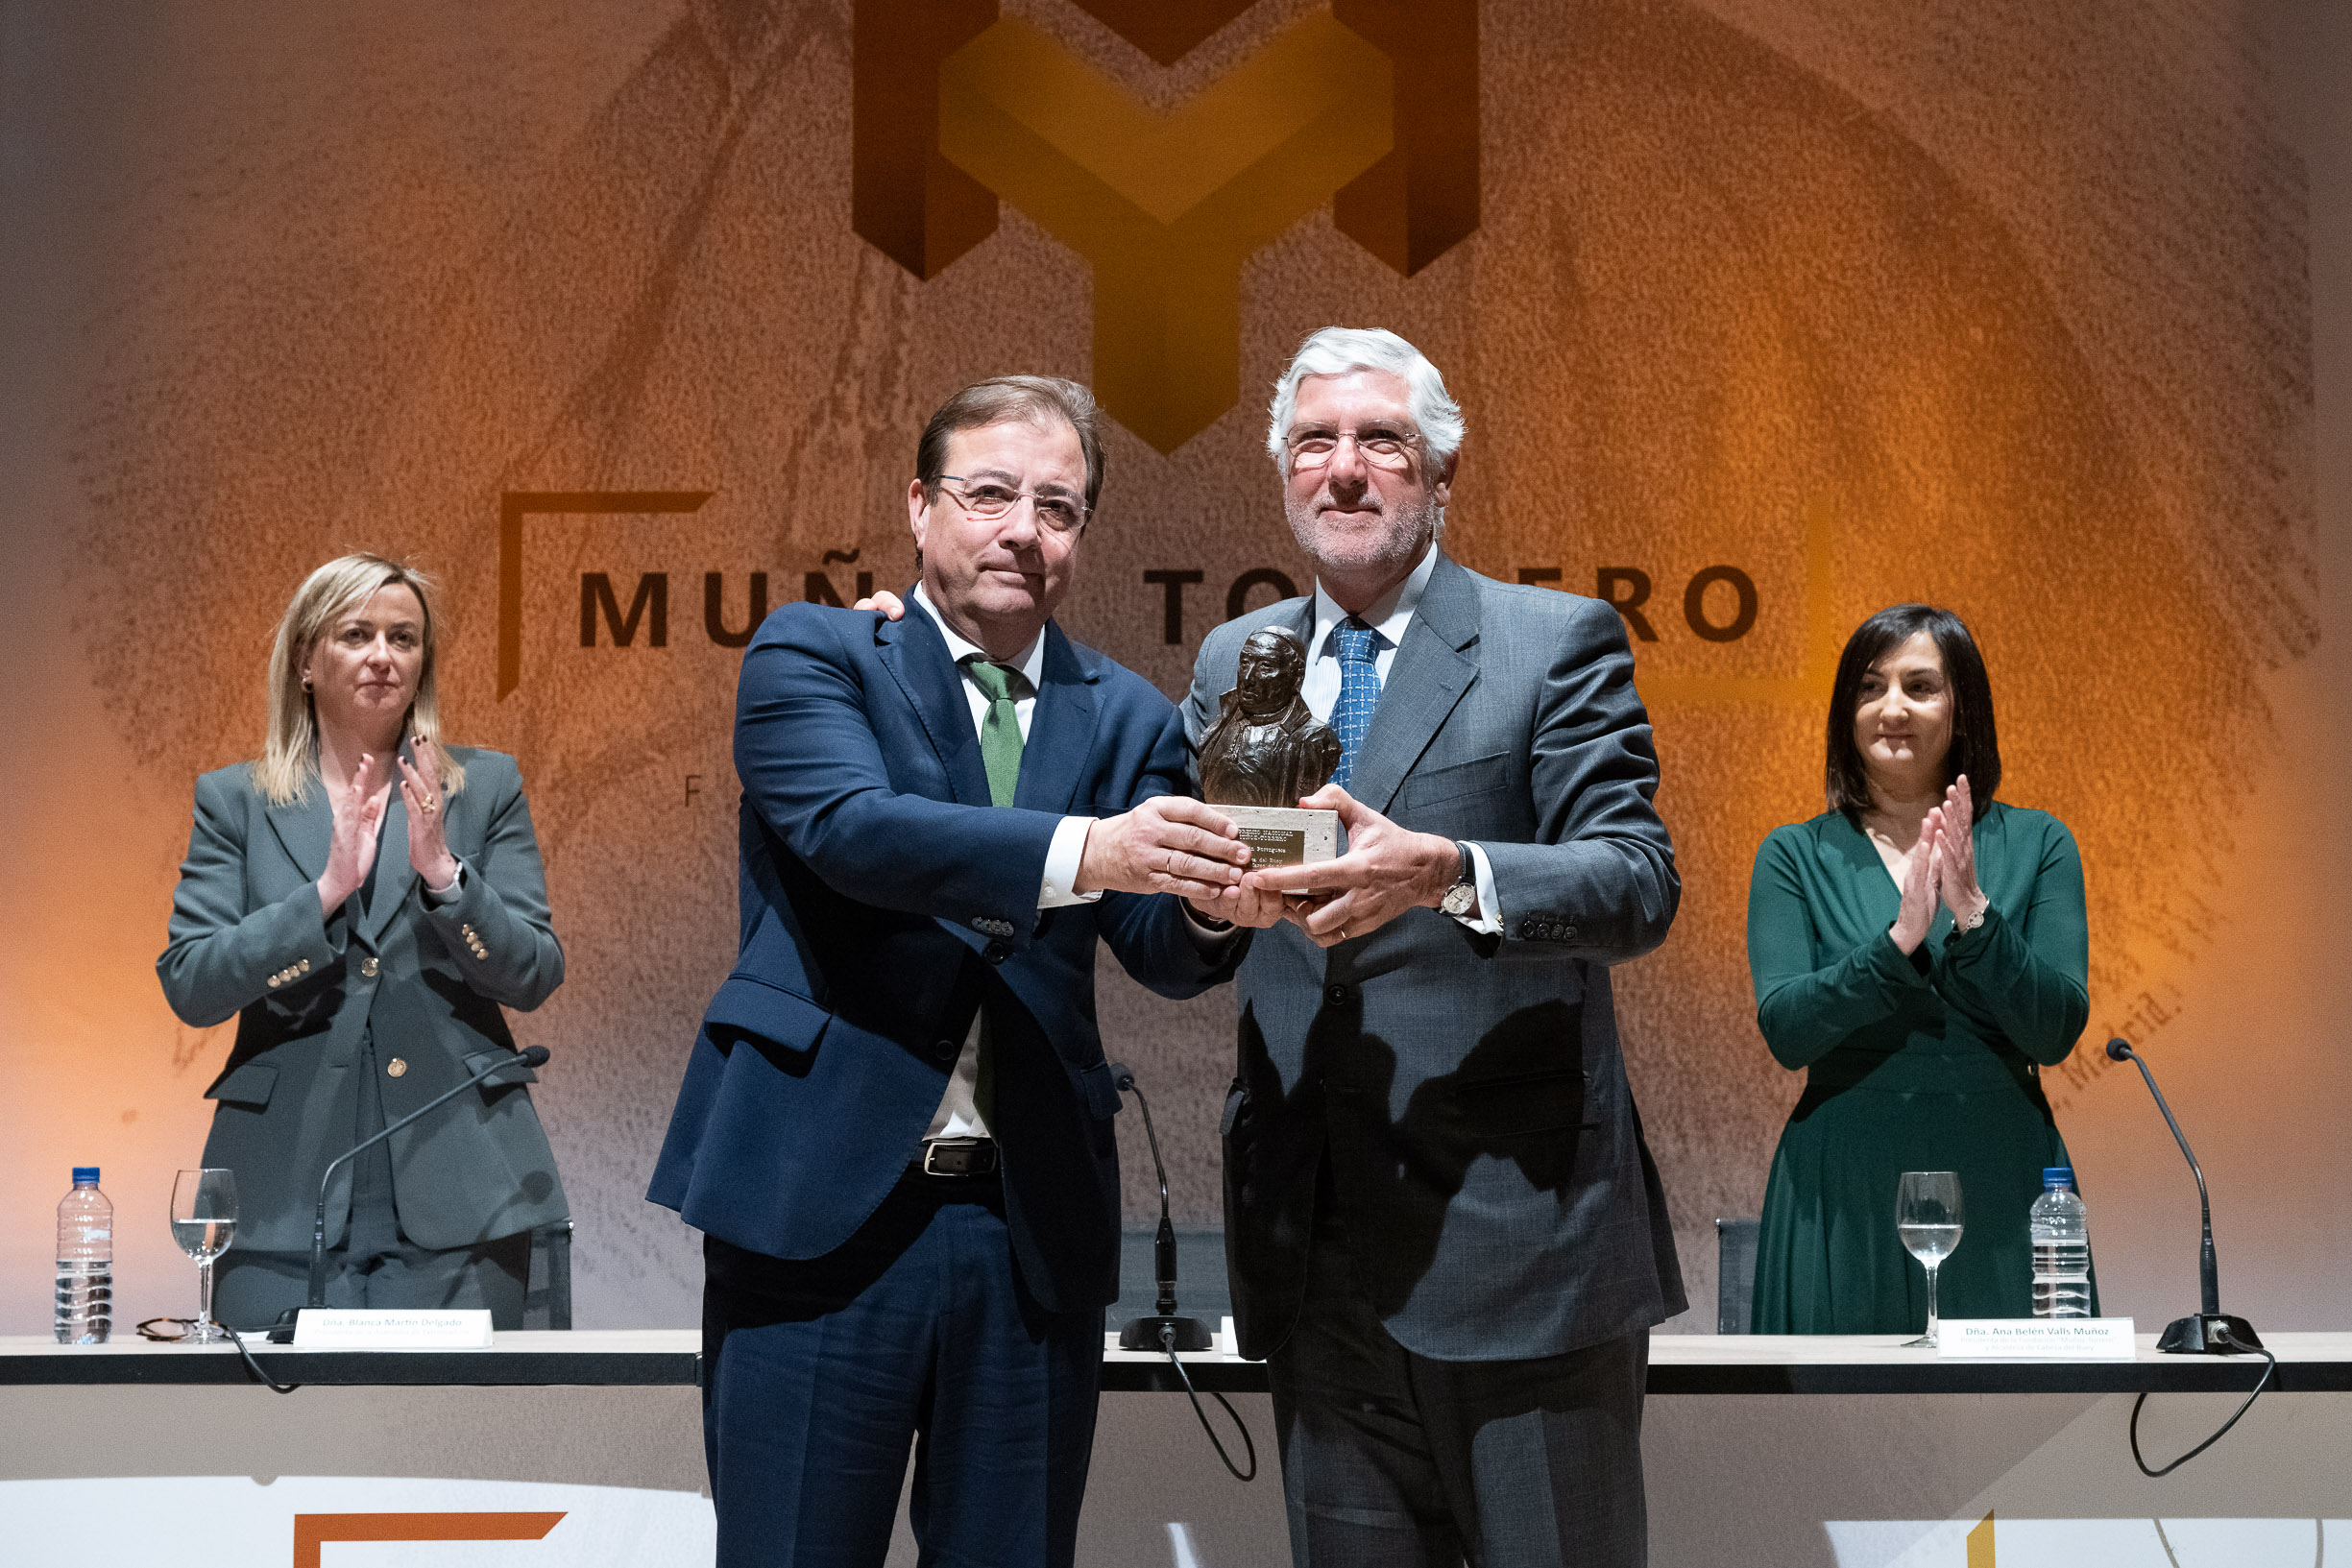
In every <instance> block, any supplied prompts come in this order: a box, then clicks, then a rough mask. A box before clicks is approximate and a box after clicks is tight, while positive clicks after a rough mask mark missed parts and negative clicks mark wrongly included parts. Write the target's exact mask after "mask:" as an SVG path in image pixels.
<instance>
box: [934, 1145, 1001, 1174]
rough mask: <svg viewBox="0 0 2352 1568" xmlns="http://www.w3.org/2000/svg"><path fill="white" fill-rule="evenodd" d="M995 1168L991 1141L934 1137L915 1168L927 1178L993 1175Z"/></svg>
mask: <svg viewBox="0 0 2352 1568" xmlns="http://www.w3.org/2000/svg"><path fill="white" fill-rule="evenodd" d="M996 1165H997V1160H996V1140H995V1139H993V1138H934V1139H933V1140H932V1141H931V1142H930V1143H928V1144H925V1145H924V1146H923V1160H922V1164H921V1165H920V1166H918V1167H917V1169H918V1170H921V1171H922V1172H923V1174H925V1175H926V1176H992V1175H994V1174H995V1173H996Z"/></svg>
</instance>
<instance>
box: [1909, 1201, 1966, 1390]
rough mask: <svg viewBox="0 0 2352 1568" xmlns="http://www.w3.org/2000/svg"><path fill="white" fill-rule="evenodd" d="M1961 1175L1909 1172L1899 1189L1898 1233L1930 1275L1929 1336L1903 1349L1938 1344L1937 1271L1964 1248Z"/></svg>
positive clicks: (1926, 1334) (1926, 1335)
mask: <svg viewBox="0 0 2352 1568" xmlns="http://www.w3.org/2000/svg"><path fill="white" fill-rule="evenodd" d="M1961 1218H1962V1216H1961V1212H1960V1175H1959V1172H1958V1171H1956V1170H1905V1171H1904V1172H1903V1180H1902V1181H1901V1182H1900V1183H1899V1184H1898V1185H1897V1186H1896V1188H1895V1230H1896V1233H1897V1234H1898V1235H1900V1236H1901V1237H1902V1238H1903V1250H1904V1251H1906V1252H1908V1253H1910V1255H1911V1256H1912V1257H1914V1258H1917V1259H1918V1260H1919V1262H1920V1266H1921V1267H1923V1268H1925V1269H1927V1271H1928V1332H1927V1333H1925V1334H1923V1335H1921V1336H1920V1337H1919V1338H1918V1339H1905V1340H1904V1341H1903V1348H1905V1349H1910V1348H1912V1347H1913V1346H1932V1345H1933V1344H1934V1343H1935V1270H1936V1267H1937V1266H1939V1265H1940V1264H1942V1263H1943V1261H1944V1260H1945V1259H1946V1258H1949V1257H1951V1256H1952V1254H1953V1253H1954V1252H1956V1251H1958V1250H1959V1247H1960V1221H1961Z"/></svg>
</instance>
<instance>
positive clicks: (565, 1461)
mask: <svg viewBox="0 0 2352 1568" xmlns="http://www.w3.org/2000/svg"><path fill="white" fill-rule="evenodd" d="M2267 1342H2268V1344H2269V1345H2270V1348H2271V1349H2272V1351H2273V1352H2274V1353H2275V1354H2276V1355H2277V1357H2278V1367H2277V1370H2276V1372H2275V1374H2274V1375H2273V1378H2272V1381H2271V1384H2270V1387H2269V1389H2268V1390H2267V1391H2266V1392H2265V1393H2264V1395H2263V1396H2262V1398H2261V1399H2260V1400H2259V1401H2258V1402H2257V1403H2256V1405H2255V1406H2254V1408H2253V1410H2252V1411H2249V1412H2248V1413H2247V1415H2246V1416H2245V1417H2244V1418H2243V1420H2242V1421H2241V1422H2240V1424H2239V1425H2238V1427H2237V1428H2236V1429H2235V1430H2233V1431H2232V1432H2231V1433H2230V1434H2229V1435H2227V1436H2225V1437H2223V1438H2222V1439H2221V1440H2220V1441H2219V1443H2218V1444H2216V1445H2215V1447H2214V1448H2213V1449H2212V1450H2210V1451H2209V1452H2207V1453H2205V1454H2204V1455H2202V1456H2200V1457H2198V1458H2197V1459H2194V1460H2192V1461H2190V1462H2189V1463H2188V1464H2187V1465H2184V1466H2183V1467H2182V1468H2181V1469H2180V1470H2179V1471H2177V1472H2175V1473H2174V1474H2173V1475H2171V1476H2170V1477H2168V1478H2166V1479H2163V1480H2148V1479H2146V1478H2145V1477H2143V1476H2142V1475H2141V1474H2139V1472H2138V1471H2137V1469H2136V1468H2135V1467H2134V1465H2133V1462H2132V1459H2131V1458H2130V1453H2129V1449H2128V1447H2127V1443H2126V1434H2125V1422H2126V1420H2127V1418H2128V1416H2129V1413H2130V1410H2131V1406H2132V1404H2133V1401H2134V1399H2135V1398H2137V1397H2138V1396H2140V1395H2142V1394H2147V1395H2152V1396H2154V1397H2152V1398H2150V1400H2149V1401H2148V1405H2147V1409H2146V1412H2145V1414H2144V1416H2143V1419H2142V1425H2141V1440H2142V1444H2143V1447H2144V1450H2145V1452H2146V1454H2147V1456H2148V1457H2149V1459H2150V1462H2151V1463H2162V1462H2163V1461H2164V1460H2166V1459H2170V1458H2172V1457H2173V1456H2174V1455H2177V1454H2178V1453H2180V1452H2181V1451H2183V1450H2184V1449H2186V1448H2188V1447H2190V1446H2191V1445H2192V1444H2194V1442H2195V1441H2197V1440H2198V1439H2199V1438H2201V1437H2202V1436H2203V1435H2205V1434H2206V1433H2207V1432H2210V1431H2211V1430H2212V1429H2213V1428H2214V1427H2216V1426H2218V1425H2219V1423H2220V1422H2221V1420H2223V1419H2224V1418H2225V1417H2226V1416H2227V1415H2228V1414H2229V1412H2230V1411H2232V1410H2234V1409H2236V1408H2237V1405H2238V1403H2239V1401H2240V1400H2241V1399H2242V1398H2243V1394H2244V1392H2245V1391H2246V1390H2247V1389H2249V1388H2250V1387H2252V1386H2253V1383H2254V1381H2255V1378H2256V1377H2257V1376H2258V1375H2259V1373H2260V1370H2261V1363H2260V1361H2259V1360H2258V1359H2256V1358H2251V1357H2241V1358H2228V1359H2222V1358H2207V1357H2184V1356H2160V1355H2158V1354H2157V1353H2156V1352H2155V1349H2154V1339H2153V1336H2142V1337H2141V1339H2140V1341H2139V1343H2140V1348H2139V1351H2138V1354H2137V1355H2136V1357H2135V1358H2134V1359H2132V1360H2130V1361H2121V1360H2117V1361H2072V1360H2058V1361H2051V1360H2030V1361H1955V1360H1945V1359H1939V1358H1938V1357H1937V1356H1936V1355H1935V1353H1934V1352H1932V1351H1927V1350H1917V1349H1910V1348H1905V1347H1903V1346H1902V1345H1901V1343H1900V1340H1899V1339H1897V1338H1896V1337H1892V1336H1862V1337H1808V1338H1780V1337H1770V1336H1711V1335H1656V1336H1653V1337H1652V1339H1651V1354H1650V1372H1649V1389H1650V1394H1651V1396H1652V1397H1651V1399H1650V1401H1649V1405H1648V1409H1647V1411H1646V1414H1645V1417H1644V1430H1643V1449H1644V1459H1645V1467H1646V1470H1647V1476H1648V1485H1649V1497H1650V1513H1651V1541H1652V1553H1651V1560H1652V1562H1653V1563H1655V1564H1658V1565H1660V1568H1682V1565H1685V1564H1687V1565H1692V1568H1699V1565H1713V1564H1727V1565H1728V1564H1738V1565H1741V1568H1747V1565H1752V1564H1790V1565H1805V1564H1815V1563H1819V1564H1832V1565H1835V1568H1929V1565H1931V1564H1943V1563H1951V1564H1952V1565H1953V1568H1992V1565H1993V1564H1995V1563H1999V1564H2001V1565H2003V1568H2030V1565H2034V1564H2039V1563H2043V1562H2049V1563H2053V1564H2055V1563H2061V1562H2063V1563H2066V1564H2069V1565H2074V1564H2081V1563H2089V1562H2097V1563H2100V1564H2102V1565H2104V1564H2117V1565H2126V1568H2127V1565H2131V1564H2136V1563H2141V1562H2145V1563H2147V1564H2149V1565H2150V1568H2158V1565H2167V1568H2171V1565H2177V1568H2190V1565H2192V1564H2196V1563H2203V1562H2211V1563H2216V1564H2221V1563H2227V1564H2230V1565H2232V1568H2263V1565H2267V1564H2271V1563H2279V1564H2286V1563H2293V1564H2297V1565H2298V1568H2299V1565H2301V1564H2304V1563H2312V1562H2324V1561H2326V1560H2327V1552H2326V1548H2327V1547H2328V1546H2330V1545H2333V1546H2335V1547H2336V1549H2337V1554H2336V1558H2335V1560H2337V1561H2339V1562H2342V1561H2352V1523H2347V1520H2352V1400H2347V1399H2346V1398H2344V1397H2343V1396H2344V1395H2346V1394H2347V1393H2352V1334H2278V1335H2273V1336H2270V1337H2269V1338H2268V1340H2267ZM699 1351H700V1339H699V1336H698V1335H697V1334H695V1333H694V1332H692V1331H691V1330H689V1331H672V1330H643V1331H592V1330H576V1331H569V1332H560V1333H544V1332H543V1333H513V1334H499V1335H497V1336H496V1337H495V1338H494V1341H493V1343H492V1345H491V1346H490V1348H488V1349H484V1350H445V1351H372V1352H370V1351H307V1350H295V1349H292V1348H288V1347H279V1346H255V1354H256V1359H257V1361H258V1363H259V1364H260V1365H261V1367H262V1368H263V1369H264V1370H266V1371H267V1372H268V1373H269V1375H270V1376H271V1377H272V1378H275V1379H277V1380H278V1381H279V1382H280V1383H283V1384H288V1385H293V1386H296V1391H295V1392H292V1393H289V1394H283V1395H280V1394H278V1393H275V1392H272V1391H271V1390H269V1389H268V1388H266V1387H262V1386H260V1385H259V1384H258V1383H256V1382H255V1380H254V1377H253V1373H252V1371H251V1370H250V1369H249V1368H248V1367H247V1365H246V1364H245V1363H244V1361H243V1360H242V1359H241V1358H240V1357H239V1356H238V1355H237V1353H236V1351H235V1350H234V1348H233V1347H230V1346H227V1345H222V1346H181V1345H165V1344H154V1343H147V1342H142V1341H138V1340H127V1341H117V1342H115V1343H111V1344H107V1345H103V1346H64V1345H58V1344H54V1343H51V1342H49V1341H47V1340H44V1339H0V1507H4V1508H5V1511H4V1512H0V1519H6V1520H8V1521H9V1523H8V1524H7V1525H5V1526H0V1562H12V1561H16V1560H23V1561H26V1562H46V1561H49V1560H53V1557H54V1559H55V1560H63V1559H64V1557H65V1556H67V1555H69V1553H70V1554H71V1555H75V1556H82V1557H83V1558H85V1560H100V1561H132V1560H171V1561H175V1562H183V1563H190V1564H206V1565H209V1564H212V1563H216V1562H217V1563H220V1564H223V1565H227V1564H231V1563H234V1564H239V1565H243V1564H248V1563H261V1562H269V1563H275V1562H288V1561H291V1562H293V1563H294V1564H296V1568H336V1565H342V1568H359V1565H362V1564H386V1565H388V1564H391V1563H394V1562H400V1563H408V1562H417V1563H429V1564H431V1565H434V1568H466V1565H474V1564H478V1565H484V1568H487V1565H490V1564H494V1563H495V1564H547V1565H549V1568H552V1565H554V1564H559V1563H560V1564H566V1565H572V1564H581V1565H586V1564H598V1565H601V1564H605V1563H612V1564H620V1563H628V1564H632V1565H661V1564H667V1563H672V1562H674V1563H679V1564H687V1563H707V1562H708V1561H709V1560H710V1555H711V1545H710V1542H711V1524H710V1511H709V1503H708V1501H707V1499H706V1498H705V1497H704V1496H703V1485H704V1475H703V1463H702V1451H701V1428H700V1409H699V1390H698V1382H697V1380H698V1376H699V1371H700V1355H699ZM1181 1360H1182V1363H1183V1368H1184V1372H1185V1374H1186V1376H1187V1377H1188V1378H1189V1381H1190V1383H1191V1385H1192V1386H1193V1387H1195V1388H1196V1389H1198V1390H1199V1392H1200V1396H1201V1397H1200V1404H1201V1405H1202V1407H1203V1408H1204V1409H1205V1411H1206V1412H1207V1415H1208V1418H1209V1419H1210V1420H1211V1421H1212V1422H1214V1423H1216V1425H1217V1428H1218V1430H1219V1432H1220V1434H1221V1435H1222V1436H1223V1437H1224V1440H1225V1442H1226V1444H1227V1446H1228V1447H1229V1448H1231V1449H1233V1450H1234V1457H1235V1459H1236V1460H1237V1462H1238V1461H1239V1460H1240V1459H1241V1458H1242V1453H1241V1448H1242V1445H1241V1444H1240V1442H1239V1441H1238V1435H1237V1434H1235V1433H1234V1432H1233V1430H1232V1428H1231V1425H1230V1420H1229V1417H1228V1415H1227V1413H1226V1411H1224V1410H1221V1409H1219V1408H1218V1405H1217V1403H1216V1402H1215V1401H1214V1400H1213V1399H1211V1398H1210V1397H1209V1395H1210V1394H1211V1393H1212V1391H1213V1392H1215V1393H1221V1394H1224V1395H1225V1396H1226V1397H1227V1398H1228V1399H1230V1400H1231V1402H1232V1405H1233V1407H1234V1409H1235V1410H1236V1411H1238V1412H1239V1414H1240V1416H1241V1417H1242V1419H1243V1420H1244V1421H1245V1423H1246V1424H1247V1426H1248V1428H1249V1432H1250V1434H1251V1436H1252V1438H1253V1441H1254V1444H1255V1448H1256V1453H1257V1457H1258V1459H1259V1461H1260V1463H1261V1465H1262V1468H1263V1471H1264V1473H1263V1474H1261V1475H1260V1476H1259V1478H1258V1479H1257V1480H1256V1481H1255V1482H1254V1483H1251V1484H1241V1483H1239V1482H1237V1481H1235V1480H1234V1479H1232V1477H1230V1476H1229V1475H1227V1474H1226V1472H1225V1471H1224V1468H1223V1467H1222V1465H1221V1464H1220V1463H1219V1461H1218V1459H1217V1457H1216V1455H1215V1453H1214V1452H1213V1451H1212V1450H1211V1448H1210V1446H1209V1444H1208V1442H1207V1439H1206V1438H1205V1437H1204V1436H1203V1435H1202V1434H1201V1432H1200V1426H1199V1424H1198V1422H1197V1420H1196V1418H1195V1416H1194V1413H1193V1411H1192V1408H1191V1406H1192V1401H1190V1400H1188V1399H1187V1398H1186V1396H1185V1393H1184V1380H1182V1379H1179V1378H1178V1376H1177V1375H1176V1370H1175V1369H1174V1368H1173V1367H1172V1366H1171V1365H1170V1363H1169V1359H1168V1357H1167V1356H1166V1355H1165V1354H1147V1353H1142V1352H1128V1351H1120V1350H1117V1349H1111V1350H1108V1351H1106V1353H1105V1358H1104V1366H1103V1388H1104V1398H1103V1413H1102V1419H1101V1425H1100V1428H1099V1431H1098V1435H1097V1441H1096V1449H1095V1462H1094V1469H1093V1473H1092V1477H1091V1480H1090V1484H1089V1489H1088V1494H1087V1508H1086V1515H1085V1520H1084V1523H1083V1525H1082V1527H1081V1529H1082V1533H1081V1550H1080V1560H1081V1561H1083V1562H1086V1563H1089V1564H1111V1565H1122V1568H1123V1565H1126V1564H1152V1565H1155V1568H1159V1565H1167V1568H1242V1565H1255V1564H1261V1563H1263V1564H1271V1563H1274V1562H1278V1561H1281V1560H1283V1559H1284V1558H1285V1556H1286V1555H1287V1554H1286V1553H1285V1551H1284V1549H1283V1540H1284V1535H1283V1525H1282V1511H1281V1495H1280V1482H1279V1476H1278V1473H1277V1471H1276V1468H1275V1466H1274V1463H1273V1455H1272V1453H1271V1452H1270V1450H1271V1447H1272V1439H1273V1420H1272V1415H1271V1411H1270V1407H1269V1403H1268V1401H1267V1399H1266V1397H1265V1392H1264V1390H1265V1387H1266V1375H1265V1367H1264V1366H1263V1364H1261V1363H1251V1362H1245V1361H1242V1360H1241V1359H1239V1358H1238V1357H1237V1356H1234V1355H1232V1354H1230V1353H1229V1352H1228V1351H1226V1350H1223V1349H1220V1350H1213V1351H1205V1352H1200V1353H1197V1354H1187V1355H1185V1356H1184V1357H1182V1358H1181ZM1988 1521H1989V1522H1988ZM93 1532H95V1534H96V1537H97V1539H96V1540H95V1541H93ZM532 1532H537V1533H535V1534H534V1533H532ZM424 1540H430V1541H433V1542H436V1543H437V1544H435V1545H433V1546H432V1547H430V1548H420V1547H415V1546H400V1545H397V1544H394V1543H400V1542H415V1541H424ZM18 1554H22V1556H21V1557H20V1556H18ZM901 1560H904V1561H906V1562H909V1563H910V1562H912V1560H913V1553H912V1544H911V1541H910V1540H909V1539H908V1538H907V1537H906V1535H905V1527H904V1525H903V1523H902V1525H901V1538H900V1540H899V1542H898V1543H897V1546H896V1548H895V1549H894V1551H893V1555H892V1561H893V1562H894V1563H896V1562H898V1561H901Z"/></svg>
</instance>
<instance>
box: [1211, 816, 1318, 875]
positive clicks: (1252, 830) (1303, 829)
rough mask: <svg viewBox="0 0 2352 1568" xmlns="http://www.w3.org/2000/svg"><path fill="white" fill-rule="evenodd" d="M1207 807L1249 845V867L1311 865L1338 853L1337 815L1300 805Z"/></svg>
mask: <svg viewBox="0 0 2352 1568" xmlns="http://www.w3.org/2000/svg"><path fill="white" fill-rule="evenodd" d="M1209 809H1210V810H1212V811H1215V812H1216V813H1217V814H1218V815H1220V816H1222V817H1224V819H1225V820H1226V821H1228V822H1230V823H1232V824H1233V826H1234V828H1235V829H1236V830H1237V831H1238V832H1240V833H1241V835H1242V842H1243V843H1245V844H1247V845H1249V863H1250V865H1251V866H1253V867H1266V866H1296V865H1314V864H1316V863H1317V862H1319V861H1323V860H1330V859H1336V858H1337V857H1338V856H1339V853H1340V814H1339V813H1338V812H1337V811H1324V810H1318V809H1314V808H1308V807H1303V806H1220V805H1218V804H1217V803H1216V802H1214V801H1211V802H1210V803H1209Z"/></svg>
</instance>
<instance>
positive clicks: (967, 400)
mask: <svg viewBox="0 0 2352 1568" xmlns="http://www.w3.org/2000/svg"><path fill="white" fill-rule="evenodd" d="M1055 419H1062V420H1067V421H1069V422H1070V428H1072V429H1073V430H1076V431H1077V432H1078V445H1079V450H1080V451H1082V452H1084V453H1085V454H1086V515H1087V516H1088V517H1092V516H1093V515H1094V508H1095V502H1096V501H1097V500H1098V499H1100V498H1101V496H1102V494H1103V415H1102V411H1101V410H1100V409H1099V408H1097V407H1096V405H1095V400H1094V394H1093V393H1091V392H1088V391H1087V390H1086V389H1085V388H1084V387H1081V386H1079V384H1078V383H1077V382H1076V381H1065V380H1063V379H1062V378H1061V377H1060V376H1058V375H992V376H990V377H989V378H988V379H987V380H985V381H975V382H973V383H972V384H971V385H970V386H968V387H965V388H964V389H963V390H962V391H960V392H958V393H957V394H955V395H954V396H953V397H951V398H948V400H947V401H945V402H943V403H941V404H940V405H939V411H938V412H937V413H935V414H934V415H932V417H931V422H930V423H929V424H926V425H925V426H923V439H922V440H921V441H919V442H917V443H916V444H915V448H914V476H915V478H917V479H918V480H920V481H921V482H922V485H923V495H924V497H925V498H926V499H927V500H933V501H935V500H937V499H938V498H939V476H940V475H941V474H943V473H945V472H946V471H947V442H948V438H949V437H950V436H952V435H954V434H955V433H956V432H957V431H958V430H978V429H980V428H981V427H982V426H983V425H990V424H1003V423H1004V422H1006V421H1007V420H1028V421H1030V422H1032V423H1040V424H1042V423H1045V422H1049V421H1052V420H1055Z"/></svg>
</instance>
